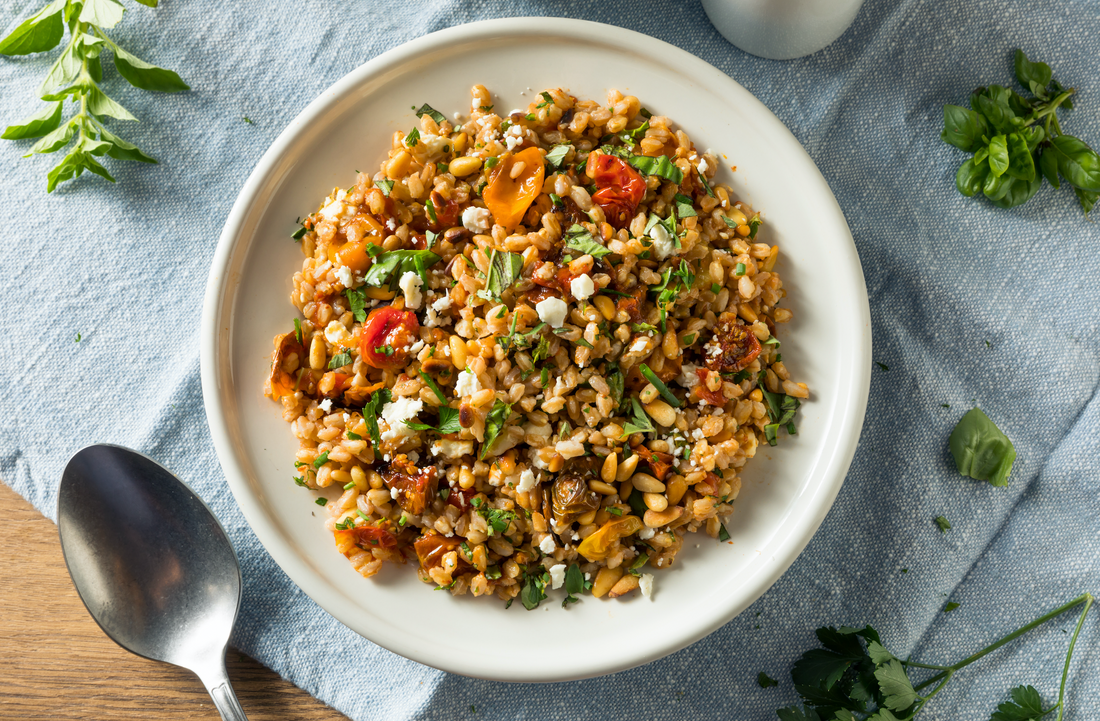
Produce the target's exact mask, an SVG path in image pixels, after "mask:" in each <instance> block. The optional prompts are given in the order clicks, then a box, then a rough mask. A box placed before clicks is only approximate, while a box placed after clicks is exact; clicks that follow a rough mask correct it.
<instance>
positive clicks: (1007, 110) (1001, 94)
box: [977, 86, 1016, 133]
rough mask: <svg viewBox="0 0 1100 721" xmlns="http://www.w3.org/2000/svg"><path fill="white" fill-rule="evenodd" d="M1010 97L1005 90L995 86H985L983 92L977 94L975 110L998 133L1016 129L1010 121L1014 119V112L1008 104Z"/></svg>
mask: <svg viewBox="0 0 1100 721" xmlns="http://www.w3.org/2000/svg"><path fill="white" fill-rule="evenodd" d="M1010 97H1011V96H1010V94H1009V93H1008V91H1007V90H1005V89H1004V88H1000V87H997V86H993V87H990V88H986V91H985V93H983V94H981V95H978V96H977V104H978V107H977V110H978V111H979V112H980V113H981V114H982V115H984V116H985V118H986V120H988V121H989V124H990V125H991V126H992V128H993V130H995V131H997V132H999V133H1010V132H1012V131H1013V130H1015V129H1016V126H1015V124H1013V122H1012V121H1013V120H1014V119H1016V112H1015V111H1014V110H1013V109H1012V108H1011V107H1009V104H1008V101H1009V98H1010Z"/></svg>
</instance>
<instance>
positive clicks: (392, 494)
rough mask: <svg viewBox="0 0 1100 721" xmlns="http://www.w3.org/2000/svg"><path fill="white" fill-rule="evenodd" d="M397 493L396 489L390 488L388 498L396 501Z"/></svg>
mask: <svg viewBox="0 0 1100 721" xmlns="http://www.w3.org/2000/svg"><path fill="white" fill-rule="evenodd" d="M397 493H398V491H397V488H391V489H390V498H392V499H393V500H395V501H396V500H397Z"/></svg>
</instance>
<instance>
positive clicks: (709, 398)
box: [693, 361, 751, 408]
mask: <svg viewBox="0 0 1100 721" xmlns="http://www.w3.org/2000/svg"><path fill="white" fill-rule="evenodd" d="M750 362H751V361H750ZM713 372H714V371H708V370H707V369H706V368H696V369H695V375H697V376H699V385H697V386H695V388H694V389H693V390H694V391H695V395H696V397H698V399H699V400H701V401H706V402H707V403H709V404H710V405H712V406H718V407H719V408H721V407H722V406H724V405H726V397H725V396H724V395H722V391H721V390H716V391H712V390H709V389H708V388H707V377H708V376H709V375H710V374H711V373H713Z"/></svg>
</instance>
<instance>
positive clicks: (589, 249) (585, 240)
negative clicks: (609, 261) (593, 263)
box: [565, 223, 611, 260]
mask: <svg viewBox="0 0 1100 721" xmlns="http://www.w3.org/2000/svg"><path fill="white" fill-rule="evenodd" d="M565 247H566V248H572V249H573V250H576V251H579V252H580V253H583V254H586V255H591V256H592V257H593V258H596V259H597V260H598V259H600V258H602V257H604V256H605V255H610V254H611V251H610V250H609V249H607V248H606V247H605V246H603V245H602V244H601V243H599V242H598V241H597V240H596V239H595V238H593V237H592V234H591V233H589V232H588V231H587V230H585V228H584V226H583V225H581V224H580V223H574V224H573V226H572V227H570V228H569V230H567V231H566V232H565Z"/></svg>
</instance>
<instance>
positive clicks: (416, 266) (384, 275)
mask: <svg viewBox="0 0 1100 721" xmlns="http://www.w3.org/2000/svg"><path fill="white" fill-rule="evenodd" d="M440 260H442V258H440V257H439V256H438V255H436V254H435V253H433V252H432V251H430V250H389V251H386V252H384V253H382V254H381V255H379V256H378V257H376V258H375V259H374V263H373V264H372V265H371V267H370V269H369V270H367V274H366V275H365V276H364V277H363V282H364V283H366V284H367V285H371V286H374V287H376V288H381V287H383V286H386V285H394V286H396V284H397V281H398V280H399V279H400V278H401V276H402V275H404V274H405V273H408V272H415V273H416V274H418V275H419V276H420V277H421V279H422V280H423V281H424V285H425V286H427V285H428V272H427V269H428V267H429V266H432V265H435V264H436V263H438V262H439V261H440ZM349 299H350V296H349ZM352 312H354V309H353V311H352Z"/></svg>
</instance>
